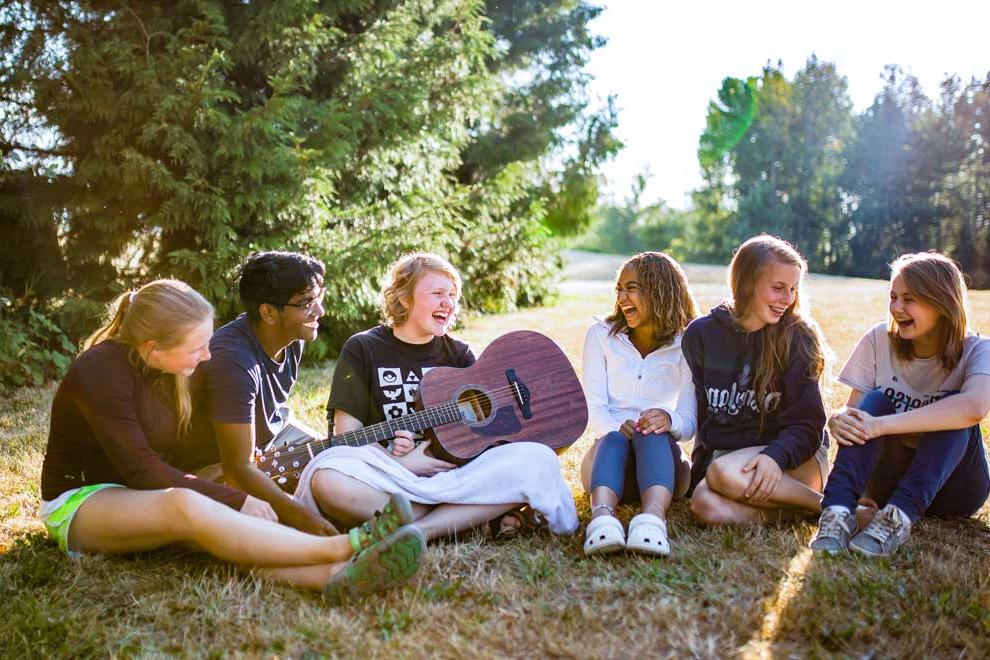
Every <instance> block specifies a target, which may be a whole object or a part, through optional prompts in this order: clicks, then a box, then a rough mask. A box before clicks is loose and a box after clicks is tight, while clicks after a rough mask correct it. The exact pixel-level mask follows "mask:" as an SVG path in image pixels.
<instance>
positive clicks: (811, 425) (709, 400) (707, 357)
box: [681, 304, 828, 474]
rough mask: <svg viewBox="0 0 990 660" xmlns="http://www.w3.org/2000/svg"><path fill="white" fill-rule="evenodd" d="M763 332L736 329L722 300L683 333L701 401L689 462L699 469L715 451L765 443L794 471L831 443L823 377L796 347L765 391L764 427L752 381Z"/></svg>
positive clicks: (769, 452) (776, 458)
mask: <svg viewBox="0 0 990 660" xmlns="http://www.w3.org/2000/svg"><path fill="white" fill-rule="evenodd" d="M762 333H763V330H757V331H756V332H747V331H745V330H743V329H741V328H739V327H738V326H737V324H736V323H735V321H734V319H733V318H732V313H731V311H730V310H729V308H728V307H727V306H725V305H724V304H723V305H719V306H718V307H716V308H714V309H713V310H712V311H711V313H710V314H708V315H707V316H703V317H701V318H699V319H696V320H695V321H693V322H692V323H691V324H690V325H689V326H688V328H687V330H686V331H685V332H684V337H683V339H682V341H681V349H682V350H683V351H684V357H685V359H686V360H687V363H688V366H689V367H690V368H691V376H692V380H693V382H694V391H695V396H696V397H697V399H698V432H697V435H696V442H695V450H694V452H693V456H692V462H697V463H698V467H699V470H701V469H707V462H708V461H709V460H710V458H711V453H712V451H714V450H719V449H724V450H734V449H742V448H744V447H753V446H758V445H766V449H764V450H763V452H762V453H764V454H766V455H767V456H769V457H770V458H772V459H773V460H774V461H776V463H777V464H778V465H779V466H780V468H781V469H782V470H785V471H786V470H793V469H794V468H796V467H797V466H799V465H800V464H802V463H804V462H805V461H807V460H808V459H809V458H811V457H812V456H814V455H815V452H816V451H817V450H818V448H819V447H820V446H822V445H823V444H824V445H827V444H828V436H827V434H826V433H825V420H826V418H825V405H824V403H823V402H822V395H821V391H820V389H819V387H818V380H817V379H816V378H815V376H813V375H812V373H811V369H810V365H809V364H808V362H807V360H805V359H802V358H801V357H800V355H799V351H796V350H792V351H791V362H790V364H789V365H788V366H787V370H786V371H785V372H784V374H783V376H782V378H780V380H779V382H778V383H777V385H776V387H774V388H773V391H771V392H769V393H768V394H767V397H766V400H765V402H764V407H765V410H766V415H765V417H764V420H763V426H762V429H761V427H760V411H759V408H758V407H757V404H756V392H755V389H754V385H755V382H754V381H755V376H756V365H758V364H759V360H760V354H761V352H762V347H763V337H762ZM702 474H703V472H702Z"/></svg>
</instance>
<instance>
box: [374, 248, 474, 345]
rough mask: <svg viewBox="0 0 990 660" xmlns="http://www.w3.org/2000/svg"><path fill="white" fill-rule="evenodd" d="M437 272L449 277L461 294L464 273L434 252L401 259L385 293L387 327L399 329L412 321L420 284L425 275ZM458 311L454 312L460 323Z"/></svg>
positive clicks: (383, 311)
mask: <svg viewBox="0 0 990 660" xmlns="http://www.w3.org/2000/svg"><path fill="white" fill-rule="evenodd" d="M428 272H434V273H440V274H441V275H446V276H447V277H449V278H450V280H451V281H452V282H453V283H454V286H455V287H457V293H458V295H460V293H461V274H460V273H458V272H457V269H456V268H454V266H453V265H452V264H451V263H450V262H449V261H447V260H446V259H444V258H443V257H441V256H439V255H436V254H433V253H431V252H415V253H413V254H407V255H404V256H402V257H400V258H399V259H398V261H396V262H395V263H394V264H392V266H391V268H389V274H388V281H387V284H386V285H385V288H384V289H383V290H382V305H381V314H382V320H383V321H384V322H385V325H388V326H391V327H393V328H394V327H395V326H398V325H402V324H403V323H405V322H406V321H408V320H409V312H410V311H412V302H411V301H412V296H413V291H414V290H415V289H416V284H417V283H418V282H419V279H420V278H421V277H422V276H423V274H424V273H428ZM458 311H460V308H459V306H458V309H455V310H454V316H453V318H452V321H453V320H456V318H457V313H458Z"/></svg>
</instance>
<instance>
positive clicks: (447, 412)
mask: <svg viewBox="0 0 990 660" xmlns="http://www.w3.org/2000/svg"><path fill="white" fill-rule="evenodd" d="M461 419H462V418H461V411H460V409H459V408H458V407H457V404H456V403H446V404H443V405H440V406H434V407H432V408H428V409H426V410H420V411H417V412H414V413H412V414H411V415H403V416H402V417H396V418H395V419H389V420H386V421H384V422H379V423H377V424H372V425H371V426H362V427H361V428H359V429H354V430H353V431H347V432H345V433H341V434H339V435H334V436H331V437H329V438H327V439H326V440H319V441H316V442H313V443H310V445H311V446H312V448H313V450H314V451H315V452H317V453H318V452H321V451H323V450H324V449H326V448H328V447H337V446H340V445H343V446H345V447H363V446H365V445H370V444H371V443H373V442H382V441H385V440H391V439H392V438H394V437H395V432H396V431H399V430H402V431H411V432H413V433H419V432H420V431H422V430H424V429H429V428H433V427H435V426H443V425H444V424H452V423H454V422H459V421H461Z"/></svg>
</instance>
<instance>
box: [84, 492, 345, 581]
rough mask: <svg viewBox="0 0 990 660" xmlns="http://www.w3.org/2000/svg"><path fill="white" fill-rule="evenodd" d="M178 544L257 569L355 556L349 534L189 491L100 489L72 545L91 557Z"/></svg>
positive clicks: (86, 509)
mask: <svg viewBox="0 0 990 660" xmlns="http://www.w3.org/2000/svg"><path fill="white" fill-rule="evenodd" d="M177 542H182V543H187V544H189V545H192V546H193V547H195V548H197V549H200V550H203V551H205V552H208V553H210V554H212V555H213V556H215V557H218V558H220V559H223V560H226V561H230V562H233V563H236V564H246V565H252V566H305V565H315V564H329V563H334V562H340V561H344V560H346V559H348V558H349V557H350V556H351V554H353V550H352V549H351V545H350V542H349V541H348V539H347V536H346V535H338V536H330V537H324V536H314V535H311V534H305V533H303V532H300V531H297V530H295V529H292V528H291V527H286V526H284V525H279V524H277V523H273V522H269V521H267V520H261V519H260V518H253V517H251V516H247V515H244V514H242V513H239V512H237V511H234V510H233V509H231V508H230V507H228V506H225V505H223V504H220V503H219V502H215V501H214V500H211V499H210V498H208V497H205V496H204V495H200V494H199V493H197V492H195V491H192V490H189V489H186V488H169V489H166V490H149V491H139V490H131V489H127V488H108V489H106V490H101V491H99V492H97V493H95V494H93V495H92V496H91V497H90V498H89V499H87V500H86V501H85V502H84V503H83V505H82V506H81V507H80V508H79V510H78V511H77V512H76V515H75V517H74V518H73V520H72V525H71V527H70V529H69V546H70V547H71V548H72V549H74V550H79V551H82V552H90V553H111V554H116V553H128V552H138V551H142V550H153V549H155V548H160V547H162V546H166V545H169V544H172V543H177Z"/></svg>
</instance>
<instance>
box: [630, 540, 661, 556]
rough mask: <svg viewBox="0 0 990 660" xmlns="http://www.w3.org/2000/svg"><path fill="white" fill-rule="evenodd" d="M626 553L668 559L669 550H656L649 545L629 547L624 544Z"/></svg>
mask: <svg viewBox="0 0 990 660" xmlns="http://www.w3.org/2000/svg"><path fill="white" fill-rule="evenodd" d="M626 551H627V552H632V553H635V554H637V555H651V556H653V557H669V556H670V548H658V547H655V546H654V545H653V544H650V545H629V544H628V543H626Z"/></svg>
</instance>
